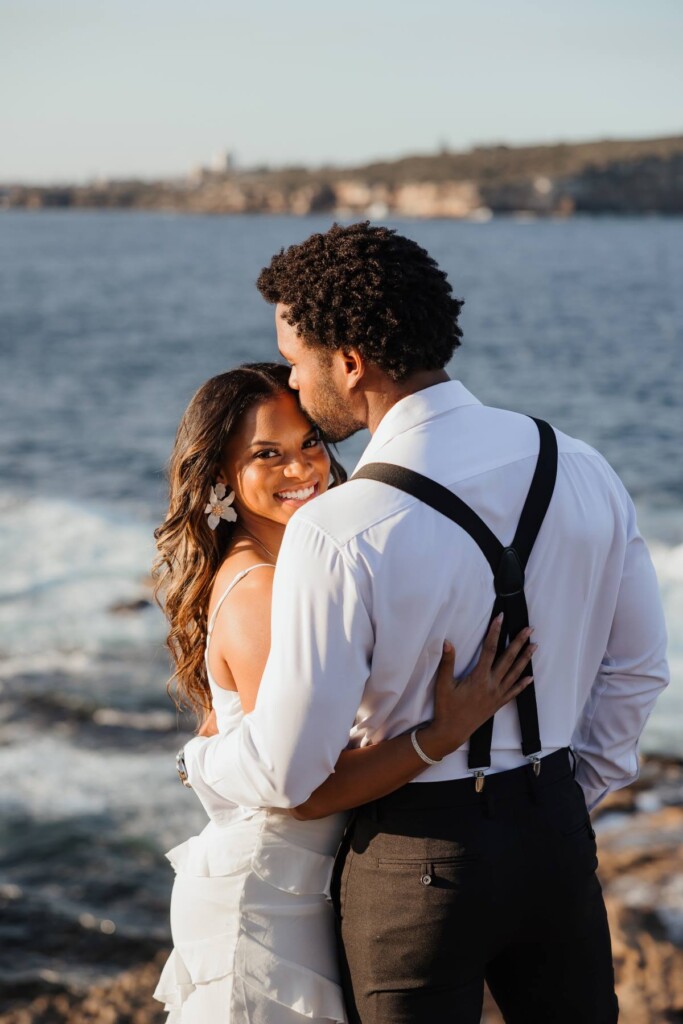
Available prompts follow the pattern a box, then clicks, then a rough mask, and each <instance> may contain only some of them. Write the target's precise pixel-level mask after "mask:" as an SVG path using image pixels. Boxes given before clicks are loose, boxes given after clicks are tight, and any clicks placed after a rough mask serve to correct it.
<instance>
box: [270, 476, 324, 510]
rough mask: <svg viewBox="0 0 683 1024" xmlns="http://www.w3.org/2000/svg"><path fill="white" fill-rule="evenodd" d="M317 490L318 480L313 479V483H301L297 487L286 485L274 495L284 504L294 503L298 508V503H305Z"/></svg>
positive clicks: (313, 496) (318, 487)
mask: <svg viewBox="0 0 683 1024" xmlns="http://www.w3.org/2000/svg"><path fill="white" fill-rule="evenodd" d="M319 490H320V482H319V481H318V480H315V481H314V482H313V483H307V484H302V485H300V486H299V487H287V488H286V489H283V490H282V491H278V492H277V493H276V495H275V497H276V498H277V500H278V501H281V502H282V503H283V504H285V505H294V506H296V507H297V508H298V507H299V506H300V505H305V504H306V502H307V501H310V500H311V498H315V496H316V494H318V491H319Z"/></svg>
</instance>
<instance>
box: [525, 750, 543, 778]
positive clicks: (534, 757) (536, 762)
mask: <svg viewBox="0 0 683 1024" xmlns="http://www.w3.org/2000/svg"><path fill="white" fill-rule="evenodd" d="M527 761H528V762H529V764H530V765H531V767H532V768H533V770H534V775H535V776H536V777H538V776H539V775H540V774H541V759H540V757H539V756H538V754H529V756H528V758H527Z"/></svg>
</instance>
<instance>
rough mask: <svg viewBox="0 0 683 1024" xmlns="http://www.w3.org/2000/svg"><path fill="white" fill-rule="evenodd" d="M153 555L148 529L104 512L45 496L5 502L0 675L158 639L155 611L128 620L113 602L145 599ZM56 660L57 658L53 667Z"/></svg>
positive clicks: (0, 507) (73, 662) (0, 534)
mask: <svg viewBox="0 0 683 1024" xmlns="http://www.w3.org/2000/svg"><path fill="white" fill-rule="evenodd" d="M153 554H154V544H153V539H152V525H151V524H149V523H145V522H136V521H134V520H132V519H129V520H124V519H122V518H120V517H118V516H115V515H113V514H110V513H109V512H108V510H106V509H97V508H92V509H90V508H84V507H83V506H82V505H78V504H75V503H70V502H68V501H63V500H53V499H50V498H49V497H48V498H45V497H43V498H30V499H27V500H20V499H19V498H16V497H15V498H12V497H5V498H4V499H3V501H2V503H1V504H0V564H2V566H3V573H2V578H0V651H2V653H3V655H4V660H5V665H4V674H7V673H8V671H16V670H17V668H19V667H23V669H24V670H28V671H40V670H41V667H42V665H43V663H44V660H45V659H50V667H51V668H53V669H54V668H55V665H56V664H57V663H58V662H59V661H62V660H66V663H67V664H66V665H65V667H68V670H70V671H71V670H75V671H78V669H79V663H80V666H81V667H84V663H83V658H82V653H83V652H90V653H95V652H98V653H99V652H103V651H115V650H117V649H121V648H131V647H133V648H134V647H136V646H138V645H139V644H141V643H144V642H150V641H154V640H156V639H161V638H162V637H163V619H162V616H161V614H160V613H159V612H158V610H156V609H154V608H151V607H150V608H145V609H143V610H142V611H139V612H136V613H135V614H131V615H114V614H112V613H111V611H110V610H109V609H110V608H111V606H112V605H113V604H115V603H118V602H129V601H136V600H138V599H140V598H147V599H151V594H150V591H149V587H148V586H147V585H146V583H145V577H146V575H147V573H148V572H149V568H150V565H151V562H152V558H153ZM55 659H57V661H55Z"/></svg>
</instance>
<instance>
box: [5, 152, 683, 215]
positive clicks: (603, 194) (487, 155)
mask: <svg viewBox="0 0 683 1024" xmlns="http://www.w3.org/2000/svg"><path fill="white" fill-rule="evenodd" d="M0 206H4V207H5V208H29V209H43V208H50V207H52V208H54V207H78V208H97V209H111V208H115V209H143V210H145V209H146V210H150V209H151V210H173V211H177V212H186V213H221V214H226V213H271V214H273V213H276V214H294V215H296V214H309V213H318V212H332V213H337V214H338V215H339V216H342V217H355V216H360V217H364V216H369V217H371V218H374V219H381V218H384V217H392V216H397V217H453V218H472V219H487V218H488V217H490V216H492V215H493V214H511V213H527V214H533V215H538V216H543V215H554V216H558V215H560V216H562V215H564V216H566V215H569V214H571V213H575V212H577V213H612V214H649V213H664V214H680V213H683V137H674V138H666V139H647V140H633V141H605V142H589V143H581V144H576V145H568V144H558V145H553V146H527V147H508V146H491V147H478V148H475V149H472V150H471V151H469V152H466V153H450V152H441V153H439V154H436V155H432V156H410V157H405V158H404V159H401V160H394V161H391V162H384V163H374V164H367V165H365V166H362V167H356V168H350V169H340V168H334V167H325V168H321V169H318V170H309V169H306V168H296V167H291V168H285V169H282V170H269V169H267V168H261V169H255V170H251V171H242V172H235V171H230V170H226V171H224V172H212V171H206V170H199V171H198V172H195V173H193V174H192V175H190V176H189V177H188V178H187V179H186V180H184V181H177V182H169V181H159V182H142V181H112V182H104V183H95V184H92V185H87V186H75V185H74V186H60V187H52V188H51V187H44V188H38V187H31V186H24V185H8V186H4V187H0Z"/></svg>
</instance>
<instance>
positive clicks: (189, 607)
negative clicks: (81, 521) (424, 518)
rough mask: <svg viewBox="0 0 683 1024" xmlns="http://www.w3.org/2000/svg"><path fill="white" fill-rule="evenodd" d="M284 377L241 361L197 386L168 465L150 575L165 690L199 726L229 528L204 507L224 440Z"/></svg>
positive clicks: (282, 388)
mask: <svg viewBox="0 0 683 1024" xmlns="http://www.w3.org/2000/svg"><path fill="white" fill-rule="evenodd" d="M288 380H289V369H288V367H286V366H282V365H280V364H278V363H246V364H245V365H243V366H238V367H237V368H236V369H234V370H228V372H227V373H220V374H218V376H217V377H212V378H211V379H210V380H208V381H207V382H206V383H205V384H202V386H201V387H200V389H199V391H197V393H196V394H195V396H194V397H193V399H192V401H191V402H190V404H189V405H188V407H187V409H186V411H185V414H184V415H183V418H182V419H181V421H180V425H179V427H178V433H177V435H176V440H175V445H174V447H173V452H172V454H171V459H170V462H169V468H168V477H169V506H168V513H167V515H166V518H165V519H164V522H163V523H162V524H161V526H159V527H158V528H157V529H156V530H155V531H154V537H155V539H156V543H157V550H158V552H159V554H158V557H157V559H156V561H155V563H154V566H153V568H152V576H153V579H154V584H155V587H154V590H155V596H156V598H157V600H158V601H159V603H160V604H161V606H162V608H163V609H164V612H165V614H166V617H167V619H168V621H169V625H170V629H169V633H168V637H167V644H168V647H169V650H170V652H171V657H172V659H173V667H174V672H173V675H172V676H171V679H170V680H169V684H168V687H169V693H171V696H172V697H173V699H174V701H175V704H176V706H177V707H178V708H181V709H182V708H189V709H190V710H191V711H193V712H194V713H195V715H196V716H197V718H198V720H199V721H201V720H203V719H204V718H205V717H206V715H207V714H208V713H209V711H210V708H211V691H210V688H209V682H208V678H207V674H206V664H205V660H204V650H205V646H206V632H207V613H208V607H209V599H210V597H211V588H212V586H213V581H214V579H215V576H216V573H217V571H218V569H219V568H220V566H221V564H222V562H223V561H224V559H225V557H226V554H227V552H228V548H229V546H230V542H231V539H232V535H233V530H234V526H233V524H232V523H228V522H226V521H225V520H220V522H219V524H218V526H217V528H216V529H215V530H211V529H209V526H208V523H207V517H206V515H205V513H204V509H205V508H206V505H207V502H208V500H209V492H210V488H211V485H212V484H213V483H214V481H215V478H216V474H217V470H218V467H219V466H220V465H221V463H222V461H223V455H224V452H225V447H226V443H227V442H228V440H229V439H230V437H231V436H232V434H233V432H234V431H235V429H236V428H237V427H238V425H239V424H240V422H241V420H242V417H243V416H244V414H245V413H246V412H247V410H248V409H250V408H251V407H252V406H254V405H256V404H257V403H259V402H262V401H263V400H264V399H267V398H272V397H274V396H276V395H280V394H282V393H283V392H287V391H289V386H288ZM328 454H329V455H330V459H331V463H332V466H331V472H332V476H333V481H334V484H338V483H343V481H344V480H345V479H346V473H345V471H344V468H343V467H342V465H341V464H340V463H339V462H338V461H337V459H336V458H334V456H333V455H332V453H331V452H328Z"/></svg>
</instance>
